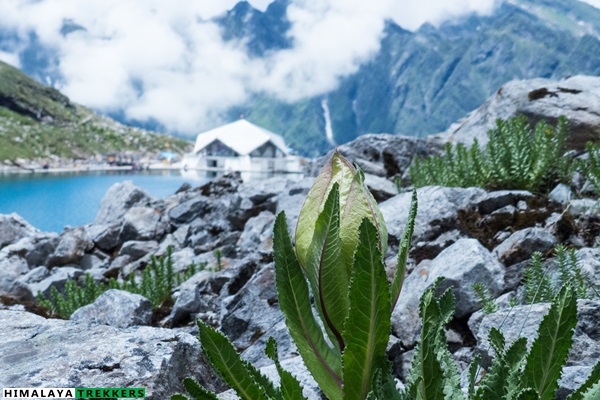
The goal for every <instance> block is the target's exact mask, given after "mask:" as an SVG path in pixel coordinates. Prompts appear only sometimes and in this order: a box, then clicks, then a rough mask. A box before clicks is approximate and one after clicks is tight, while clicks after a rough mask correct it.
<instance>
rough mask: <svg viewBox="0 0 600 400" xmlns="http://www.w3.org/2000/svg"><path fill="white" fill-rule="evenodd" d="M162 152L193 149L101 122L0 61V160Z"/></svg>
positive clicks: (109, 121)
mask: <svg viewBox="0 0 600 400" xmlns="http://www.w3.org/2000/svg"><path fill="white" fill-rule="evenodd" d="M166 148H170V149H172V150H173V151H175V152H179V153H182V152H185V151H189V150H190V148H191V143H189V142H187V141H184V140H181V139H177V138H173V137H170V136H166V135H161V134H157V133H155V132H149V131H145V130H141V129H137V128H131V127H128V126H125V125H122V124H120V123H118V122H116V121H114V120H112V119H110V118H107V117H102V116H99V115H97V114H96V113H94V112H93V111H91V110H89V109H87V108H85V107H82V106H79V105H77V104H74V103H72V102H71V101H70V100H69V99H68V98H67V97H66V96H64V95H63V94H61V93H60V92H59V91H58V90H56V89H53V88H49V87H47V86H44V85H42V84H40V83H38V82H36V81H35V80H33V79H31V78H29V77H28V76H27V75H25V74H23V73H21V72H20V71H19V70H18V69H16V68H13V67H11V66H10V65H8V64H5V63H3V62H1V61H0V160H14V159H16V158H19V157H20V158H28V159H31V158H44V157H50V156H59V157H67V158H84V157H89V156H93V155H96V154H103V153H109V152H119V151H125V150H132V151H137V152H140V153H143V154H151V153H155V152H157V151H160V150H164V149H166Z"/></svg>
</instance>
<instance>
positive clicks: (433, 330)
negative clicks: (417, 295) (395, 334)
mask: <svg viewBox="0 0 600 400" xmlns="http://www.w3.org/2000/svg"><path fill="white" fill-rule="evenodd" d="M438 284H439V280H438V281H437V282H436V283H435V284H434V285H433V286H432V287H430V288H428V289H427V290H426V291H425V293H424V294H423V296H422V297H421V303H420V305H419V314H420V316H421V320H422V323H423V327H422V330H421V339H420V341H419V344H418V345H417V348H416V351H415V360H414V363H413V368H417V371H418V373H419V376H420V377H421V380H420V384H419V386H418V391H419V394H420V397H419V398H420V399H422V400H444V371H443V369H442V365H441V363H440V361H439V359H438V352H439V347H438V344H439V336H440V335H444V330H443V325H442V324H441V323H440V321H441V312H440V308H439V306H438V304H437V302H436V300H435V297H434V290H435V288H436V287H437V286H438Z"/></svg>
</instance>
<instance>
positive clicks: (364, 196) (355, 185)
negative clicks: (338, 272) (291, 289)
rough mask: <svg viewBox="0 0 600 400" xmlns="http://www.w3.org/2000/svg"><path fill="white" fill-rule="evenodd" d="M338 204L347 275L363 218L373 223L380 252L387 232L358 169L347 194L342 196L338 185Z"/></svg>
mask: <svg viewBox="0 0 600 400" xmlns="http://www.w3.org/2000/svg"><path fill="white" fill-rule="evenodd" d="M340 204H341V205H342V210H341V212H342V216H341V219H340V239H341V240H342V258H343V260H344V264H345V265H346V266H347V268H348V271H349V275H352V274H351V273H350V271H351V269H352V266H353V265H354V253H355V251H356V247H357V245H358V241H359V230H360V226H361V225H362V222H363V219H364V218H365V217H366V218H368V219H369V220H370V221H371V223H372V224H373V225H375V227H376V228H377V229H376V232H377V236H376V237H377V242H378V247H379V251H380V252H381V254H386V252H387V240H388V233H387V229H386V226H385V222H384V220H383V215H382V214H381V211H380V210H379V207H378V206H377V202H376V201H375V199H374V198H373V195H372V194H371V192H369V189H368V188H367V185H366V184H365V175H364V173H363V172H362V171H361V170H360V169H358V170H357V171H356V172H355V174H354V179H353V180H352V182H351V184H350V188H349V190H348V194H347V196H346V197H345V198H344V192H343V189H342V188H341V187H340Z"/></svg>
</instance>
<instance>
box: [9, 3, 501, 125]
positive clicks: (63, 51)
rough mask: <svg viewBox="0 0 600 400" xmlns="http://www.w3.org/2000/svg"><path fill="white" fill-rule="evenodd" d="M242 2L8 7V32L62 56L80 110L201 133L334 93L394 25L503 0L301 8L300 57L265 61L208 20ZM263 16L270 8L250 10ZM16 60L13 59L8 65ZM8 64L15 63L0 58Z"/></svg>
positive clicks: (296, 29)
mask: <svg viewBox="0 0 600 400" xmlns="http://www.w3.org/2000/svg"><path fill="white" fill-rule="evenodd" d="M235 3H236V0H202V1H196V0H181V1H178V2H172V1H170V0H86V1H81V0H2V1H0V26H2V27H3V28H4V29H9V30H12V31H14V32H16V34H17V35H19V37H20V38H21V41H23V42H27V41H28V40H29V39H28V38H29V37H30V34H31V33H32V32H34V33H35V34H36V35H37V37H38V38H39V40H40V42H41V44H42V45H43V46H45V47H48V48H51V49H53V50H54V52H55V53H56V55H57V58H58V70H59V73H60V75H61V77H62V78H61V81H60V83H59V88H60V89H61V90H63V91H64V92H65V93H66V94H67V95H68V96H70V97H71V98H72V99H73V100H74V101H77V102H79V103H82V104H84V105H87V106H89V107H92V108H95V109H98V110H101V111H107V112H110V111H122V112H123V113H124V114H125V115H126V116H127V117H128V118H131V119H137V120H147V119H154V120H156V121H158V122H160V123H161V124H163V125H164V126H165V127H166V128H167V129H168V130H171V131H178V132H181V133H190V134H193V133H196V132H197V131H198V130H200V129H203V128H206V127H209V126H210V125H214V124H215V123H218V122H219V116H220V115H221V114H222V113H223V111H224V110H226V109H228V108H229V107H231V106H235V105H241V104H243V103H244V102H245V101H247V100H248V98H249V96H251V95H252V94H254V93H259V92H261V93H267V94H270V95H273V96H276V97H278V98H280V99H283V100H288V101H295V100H298V99H301V98H304V97H308V96H315V95H319V94H322V93H326V92H328V91H330V90H332V89H335V87H336V86H337V85H338V83H339V80H340V78H342V77H344V76H347V75H349V74H352V73H354V72H355V71H356V70H357V69H358V68H359V67H360V65H362V64H363V63H365V62H367V61H368V60H369V59H371V58H372V57H373V55H374V54H376V53H377V51H378V50H379V46H380V41H381V37H382V35H383V29H384V25H385V21H386V20H387V19H393V20H395V21H396V22H398V23H399V24H400V25H401V26H403V27H405V28H408V29H416V28H418V27H419V26H420V25H421V24H422V23H424V22H431V23H440V22H442V21H444V20H446V19H448V18H454V17H456V16H459V15H463V14H465V13H469V12H478V13H489V12H491V11H492V10H493V7H494V5H495V3H496V1H495V0H453V1H447V0H446V1H444V0H410V1H404V2H398V1H397V0H373V1H370V2H366V1H364V0H292V2H291V4H290V6H289V7H288V18H289V20H290V22H291V23H292V25H291V29H290V31H289V32H288V35H289V36H290V39H291V42H292V43H293V47H292V48H290V49H284V50H280V51H276V52H273V53H271V54H269V55H268V56H266V57H265V58H263V59H256V58H252V57H250V56H249V55H248V54H247V52H246V49H245V47H244V44H243V43H238V42H235V41H229V42H224V41H223V40H222V37H221V31H220V28H219V27H218V26H217V25H216V24H215V23H214V22H212V21H211V20H210V19H211V18H213V17H214V16H216V15H219V14H221V13H223V12H224V11H225V10H227V9H229V8H231V7H233V6H234V5H235ZM251 3H252V4H253V5H254V6H255V7H257V8H259V9H261V10H264V9H265V8H266V7H267V6H268V4H269V3H270V0H251ZM11 57H12V58H11ZM0 59H11V60H12V62H13V63H14V62H15V60H16V58H15V57H14V55H12V56H11V55H10V54H9V53H0Z"/></svg>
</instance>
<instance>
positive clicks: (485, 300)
mask: <svg viewBox="0 0 600 400" xmlns="http://www.w3.org/2000/svg"><path fill="white" fill-rule="evenodd" d="M473 291H475V294H476V295H477V297H478V298H479V301H480V302H481V304H483V308H482V310H483V312H484V314H492V313H495V312H496V311H498V305H497V304H496V303H494V298H493V297H492V295H491V294H490V291H489V290H488V289H487V288H486V287H485V286H484V285H483V284H482V283H475V284H473Z"/></svg>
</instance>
